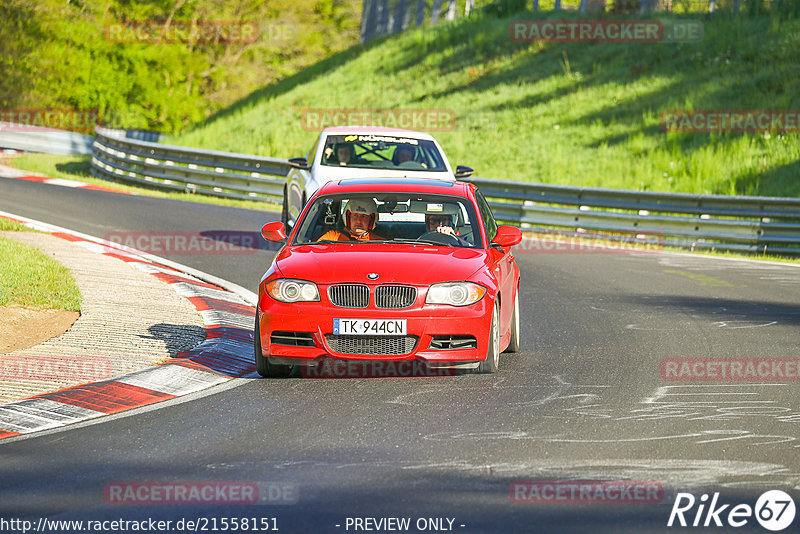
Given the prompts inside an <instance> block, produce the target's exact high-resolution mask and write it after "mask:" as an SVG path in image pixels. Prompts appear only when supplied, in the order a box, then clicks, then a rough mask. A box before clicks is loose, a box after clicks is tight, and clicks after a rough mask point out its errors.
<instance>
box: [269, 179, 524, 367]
mask: <svg viewBox="0 0 800 534" xmlns="http://www.w3.org/2000/svg"><path fill="white" fill-rule="evenodd" d="M262 235H263V236H264V238H265V239H267V240H268V241H278V242H282V241H284V240H286V244H285V246H284V247H283V248H281V249H280V250H279V251H278V253H277V255H276V257H275V260H274V261H273V262H272V265H271V266H270V268H269V270H267V272H266V273H265V274H264V276H263V278H262V279H261V283H260V284H259V288H258V289H259V291H258V308H257V310H256V323H255V336H254V337H255V361H256V367H257V370H258V372H259V374H260V375H261V376H265V377H285V376H288V375H289V374H290V372H291V369H292V366H295V365H300V366H307V367H308V368H312V369H313V368H314V367H318V366H320V365H322V363H323V362H324V361H325V360H326V359H328V358H334V359H338V360H345V361H350V362H352V361H376V360H380V361H391V362H405V361H412V360H413V361H415V362H422V363H424V364H425V366H426V367H427V368H436V369H441V368H448V369H473V370H476V371H477V372H480V373H493V372H495V371H497V369H498V365H499V359H500V352H502V351H504V350H505V351H508V352H515V351H517V350H518V349H519V343H520V327H519V267H518V266H517V263H516V261H515V260H514V256H513V255H512V253H511V247H512V246H513V245H516V244H517V243H519V242H520V241H521V239H522V234H521V233H520V230H519V228H516V227H513V226H504V225H501V226H498V225H497V223H496V222H495V220H494V216H493V215H492V212H491V209H490V208H489V205H488V204H487V203H486V200H485V199H484V197H483V195H482V194H481V193H480V191H479V190H478V188H477V187H475V186H474V185H472V184H468V183H463V182H454V181H446V180H434V179H406V180H403V181H399V180H396V179H394V180H392V179H385V178H375V179H349V180H339V181H332V182H328V183H327V184H326V185H324V186H323V187H322V188H320V190H319V191H318V192H317V193H316V194H315V195H314V197H312V198H311V200H310V201H309V202H308V204H307V205H306V207H305V209H304V210H303V213H302V214H301V216H300V218H299V219H298V222H297V224H296V225H295V227H294V229H293V231H292V233H291V235H290V236H289V237H288V238H287V236H286V234H285V229H284V226H283V224H282V223H280V222H272V223H268V224H266V225H265V226H264V228H263V229H262Z"/></svg>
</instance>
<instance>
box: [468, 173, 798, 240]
mask: <svg viewBox="0 0 800 534" xmlns="http://www.w3.org/2000/svg"><path fill="white" fill-rule="evenodd" d="M469 181H471V182H472V183H474V184H475V185H477V186H478V187H480V189H481V191H482V192H483V194H484V195H485V196H486V197H487V198H489V200H490V204H491V206H492V210H493V211H494V213H495V216H496V217H497V218H498V219H500V220H505V221H513V222H516V223H519V224H521V225H523V226H530V227H536V228H537V229H541V230H547V229H548V228H551V227H557V228H570V229H573V230H574V229H580V230H586V231H589V230H591V231H595V232H614V233H619V234H625V235H638V234H642V235H643V236H645V237H647V236H651V237H652V236H657V237H658V238H659V239H660V240H661V242H663V243H664V244H670V245H675V246H685V247H694V248H707V249H710V248H714V249H720V250H737V251H743V252H759V253H763V252H767V253H774V254H792V255H797V254H800V198H776V197H744V196H725V195H694V194H687V193H657V192H652V191H626V190H620V189H603V188H588V187H571V186H563V185H549V184H534V183H527V182H512V181H505V180H492V179H486V178H474V179H470V180H469Z"/></svg>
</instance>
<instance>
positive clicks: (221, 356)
mask: <svg viewBox="0 0 800 534" xmlns="http://www.w3.org/2000/svg"><path fill="white" fill-rule="evenodd" d="M0 217H4V218H7V219H11V220H13V221H16V222H19V223H21V224H24V225H26V226H29V227H31V228H34V229H36V230H42V231H46V232H49V233H50V234H51V235H54V236H57V237H61V238H62V239H66V240H68V241H72V242H74V243H75V244H77V245H80V246H83V247H85V248H87V249H89V250H92V251H94V252H97V253H99V254H104V255H106V256H111V257H114V258H118V259H120V260H122V261H125V262H127V263H129V264H130V265H131V266H133V267H135V268H137V269H140V270H142V271H144V272H146V273H148V274H151V275H153V276H155V277H157V278H159V279H161V280H163V281H164V282H166V283H167V284H169V285H170V287H171V288H172V289H174V290H175V291H176V292H177V293H178V294H180V295H182V296H184V297H186V298H187V299H188V300H189V301H190V302H191V303H192V304H194V306H195V308H197V310H198V311H199V313H200V315H202V317H203V322H204V323H205V329H206V340H205V341H203V342H202V343H201V344H200V345H198V346H196V347H195V348H193V349H191V350H189V351H187V352H183V353H181V354H179V355H178V356H177V357H175V358H172V359H171V360H170V361H168V362H165V363H162V364H159V365H156V366H153V367H148V368H146V369H142V370H139V371H135V372H132V373H128V374H125V375H122V376H119V377H116V378H112V379H109V380H103V381H100V382H95V383H91V384H83V385H79V386H73V387H69V388H65V389H62V390H60V391H55V392H53V393H45V394H42V395H36V396H35V397H31V398H29V399H25V400H21V401H16V402H11V403H8V404H2V405H0V439H3V438H8V437H12V436H18V435H21V434H29V433H32V432H37V431H40V430H49V429H53V428H59V427H63V426H66V425H69V424H73V423H78V422H81V421H86V420H89V419H94V418H96V417H101V416H103V415H109V414H114V413H118V412H123V411H126V410H130V409H133V408H138V407H140V406H146V405H148V404H153V403H156V402H161V401H164V400H168V399H174V398H176V397H180V396H182V395H188V394H190V393H194V392H197V391H200V390H202V389H205V388H207V387H210V386H213V385H216V384H220V383H223V382H226V381H228V380H230V379H232V378H238V377H241V376H245V375H248V374H250V373H252V372H254V371H255V364H254V362H253V323H254V314H255V308H254V307H253V306H254V305H255V304H256V300H257V297H256V295H255V294H254V293H252V292H250V291H248V290H246V289H244V288H242V287H240V286H237V285H236V284H232V283H230V282H227V281H224V280H221V279H219V278H216V277H214V276H212V275H209V274H206V273H202V272H200V271H196V270H194V269H192V268H190V267H186V266H182V265H180V264H177V263H174V262H171V261H169V260H166V259H164V258H158V257H156V256H152V255H150V254H146V253H144V252H141V251H138V250H135V249H131V248H128V247H124V246H121V245H118V244H115V243H112V242H110V241H105V240H102V239H97V238H95V237H91V236H88V235H85V234H81V233H78V232H73V231H70V230H66V229H64V228H60V227H57V226H53V225H50V224H47V223H42V222H39V221H35V220H33V219H28V218H25V217H20V216H18V215H13V214H9V213H5V212H0Z"/></svg>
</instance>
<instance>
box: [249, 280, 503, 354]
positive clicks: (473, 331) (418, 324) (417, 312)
mask: <svg viewBox="0 0 800 534" xmlns="http://www.w3.org/2000/svg"><path fill="white" fill-rule="evenodd" d="M489 297H490V296H489V295H488V294H487V295H485V296H484V297H483V298H482V299H481V300H480V301H478V302H476V303H475V304H472V305H470V306H463V307H456V306H447V305H419V304H417V305H415V306H414V307H411V308H407V309H400V310H387V309H379V308H375V307H374V306H370V307H367V308H341V307H337V306H334V305H332V304H330V303H327V302H325V301H322V302H301V303H293V304H287V303H282V302H278V301H276V300H274V299H273V298H272V297H270V296H269V295H267V294H265V293H264V292H263V289H262V290H261V292H260V295H259V306H258V310H257V313H258V317H259V321H260V331H261V347H262V352H263V355H264V356H265V357H270V358H275V360H274V362H275V363H292V364H300V365H315V360H317V359H318V358H320V357H333V358H339V359H347V360H371V361H375V360H383V361H404V360H414V359H422V360H425V361H426V362H427V363H428V364H429V365H432V366H434V367H435V366H437V365H452V364H456V365H458V364H467V365H468V364H470V363H473V362H478V361H483V360H485V359H486V354H487V352H488V346H489V329H490V326H491V316H492V310H493V304H494V303H493V300H492V299H490V298H489ZM324 298H325V297H323V299H324ZM423 302H424V300H423ZM334 318H338V319H358V318H361V319H364V318H369V319H405V320H406V324H407V328H406V333H407V335H408V336H415V337H416V338H417V340H416V341H415V343H414V346H413V349H411V350H410V351H409V352H408V353H405V354H375V353H372V354H351V353H345V352H338V351H337V350H335V348H334V347H333V346H332V345H333V343H331V342H330V338H326V336H331V335H333V319H334ZM276 332H277V333H278V335H277V336H276V338H280V339H281V340H285V339H287V338H286V333H308V334H310V336H307V337H308V338H310V339H313V345H314V346H297V345H289V344H283V343H273V342H272V340H273V334H274V333H276ZM434 336H457V337H461V336H473V337H474V338H475V341H476V342H475V345H476V346H475V347H474V348H447V349H441V348H436V347H431V342H432V341H433V339H434ZM373 337H379V336H373ZM381 337H383V338H388V337H390V336H381ZM437 339H438V340H441V338H437ZM456 345H457V344H456ZM439 346H441V342H440V343H439Z"/></svg>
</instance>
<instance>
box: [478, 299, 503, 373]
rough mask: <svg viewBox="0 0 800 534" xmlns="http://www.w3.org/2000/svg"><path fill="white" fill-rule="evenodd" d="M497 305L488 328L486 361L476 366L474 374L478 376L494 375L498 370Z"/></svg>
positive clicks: (498, 326)
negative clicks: (478, 374) (476, 373)
mask: <svg viewBox="0 0 800 534" xmlns="http://www.w3.org/2000/svg"><path fill="white" fill-rule="evenodd" d="M499 311H500V310H499V308H498V306H497V304H495V305H494V311H493V312H492V326H491V327H489V350H487V351H486V359H485V360H484V361H482V362H480V364H479V365H478V369H476V372H478V373H480V374H491V373H496V372H497V370H498V369H499V368H500V317H499V315H500V313H499Z"/></svg>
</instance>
